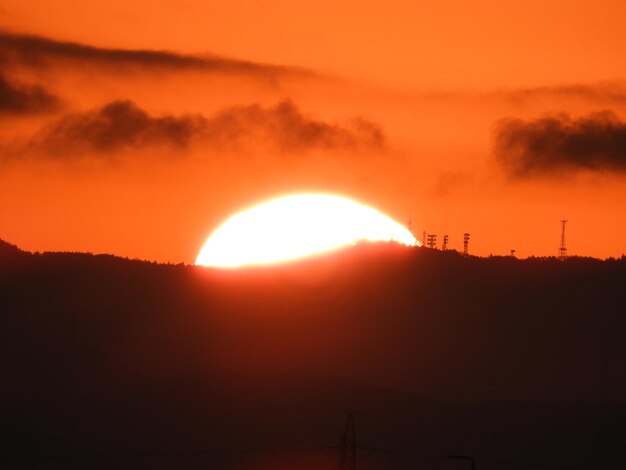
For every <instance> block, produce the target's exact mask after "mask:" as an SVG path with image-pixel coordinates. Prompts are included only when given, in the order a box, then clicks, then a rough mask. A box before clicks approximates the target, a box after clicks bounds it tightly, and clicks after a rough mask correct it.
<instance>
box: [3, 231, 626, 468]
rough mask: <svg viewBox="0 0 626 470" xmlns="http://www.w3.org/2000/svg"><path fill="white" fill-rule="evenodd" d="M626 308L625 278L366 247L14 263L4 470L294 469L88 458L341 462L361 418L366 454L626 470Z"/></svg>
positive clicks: (581, 266)
mask: <svg viewBox="0 0 626 470" xmlns="http://www.w3.org/2000/svg"><path fill="white" fill-rule="evenodd" d="M624 286H626V260H625V259H624V258H621V259H618V260H607V261H600V260H595V259H587V258H570V259H568V260H566V261H559V260H557V259H553V258H550V259H526V260H517V259H514V258H511V257H501V258H474V257H469V258H464V257H462V256H460V255H459V254H457V253H456V252H440V251H433V250H428V249H417V248H405V247H399V246H396V245H388V244H374V245H360V246H356V247H353V248H349V249H346V250H343V251H340V252H336V253H332V254H329V255H326V256H323V257H320V258H316V259H311V260H307V261H301V262H298V263H293V264H287V265H282V266H275V267H273V268H271V269H267V268H253V269H241V270H212V269H206V268H199V267H195V266H183V265H159V264H155V263H147V262H141V261H133V260H125V259H120V258H116V257H112V256H93V255H89V254H74V253H45V254H30V253H26V252H21V251H19V250H18V249H17V248H16V247H14V246H11V245H8V244H5V243H3V242H2V243H0V312H1V322H2V330H1V331H2V333H1V334H2V337H1V338H0V340H1V341H2V350H3V351H2V361H3V364H2V365H3V368H2V371H3V372H2V375H3V380H2V383H3V400H2V402H3V404H2V407H3V410H2V415H3V417H4V420H5V424H6V425H5V426H4V431H3V434H4V436H3V458H4V460H5V463H6V464H7V465H9V467H7V468H44V467H50V466H58V467H59V468H65V467H66V466H67V465H68V462H69V463H71V464H73V465H78V466H83V467H84V468H137V467H143V466H147V467H151V468H159V467H161V468H185V467H188V468H207V467H213V468H221V467H223V468H226V467H230V466H233V465H240V464H241V465H244V467H243V468H257V466H258V465H261V464H262V465H265V467H263V466H261V467H259V468H282V467H281V465H283V466H284V467H285V468H292V467H293V465H294V463H293V461H281V462H282V463H277V461H275V460H272V459H270V460H267V459H264V458H260V457H254V456H245V457H242V456H224V455H221V456H216V455H213V456H208V457H207V456H196V458H195V459H194V458H193V457H189V456H188V457H184V458H183V457H181V456H179V457H176V458H175V457H171V458H165V457H162V458H157V457H154V458H153V459H152V460H149V461H145V460H144V461H138V460H132V459H131V460H128V458H126V457H119V458H118V459H117V460H115V459H114V460H111V459H112V458H113V457H109V458H108V459H107V458H104V457H102V458H100V459H99V460H98V459H95V460H94V459H92V460H89V461H88V462H85V461H84V460H81V459H82V457H80V455H86V454H93V455H99V454H107V453H116V452H117V453H118V454H120V453H122V454H123V453H124V452H126V453H129V454H132V453H133V452H139V451H147V450H153V451H156V450H168V451H172V450H185V449H187V450H189V449H233V448H250V447H255V448H256V447H274V448H275V447H303V446H305V447H306V446H319V445H333V444H337V443H338V438H339V435H340V433H341V428H342V419H343V418H342V415H341V412H342V411H345V410H348V409H350V410H352V409H356V410H358V411H359V412H360V415H358V418H357V427H358V431H359V439H360V441H361V442H363V443H367V444H370V445H373V446H381V447H385V446H386V447H396V448H397V447H403V448H412V449H421V450H424V451H430V452H436V453H442V452H451V453H470V454H474V455H479V454H480V455H483V456H491V457H494V458H496V457H497V458H502V459H504V460H507V459H508V460H517V461H540V462H546V461H548V462H552V463H554V464H560V465H563V464H567V465H570V466H575V467H578V468H585V467H586V466H589V465H592V466H598V465H599V466H602V465H609V466H611V465H613V467H615V466H616V465H617V464H618V463H619V462H624V461H626V456H625V455H624V451H623V442H625V441H626V440H625V437H626V431H625V429H626V427H625V426H624V425H625V424H626V419H625V418H626V411H625V410H626V374H625V373H624V364H626V341H624V340H625V339H626V338H625V333H624V332H625V331H626V316H625V313H624V311H625V310H626V309H625V308H624V305H625V302H624V301H625V300H626V291H625V289H624ZM77 454H80V455H79V456H78V457H77V456H76V455H77ZM37 455H39V456H42V459H41V460H36V459H35V460H33V457H34V456H37ZM51 455H56V456H57V460H54V459H53V460H50V459H49V458H48V457H49V456H51ZM72 455H73V456H74V457H75V458H74V459H71V458H69V457H68V456H72ZM9 457H10V459H9ZM18 457H20V458H18ZM21 457H28V458H24V459H22V458H21ZM43 457H45V458H43ZM327 457H328V459H329V460H328V462H331V463H329V465H330V467H329V468H335V467H334V465H335V459H334V456H332V455H331V456H327ZM379 457H380V458H379ZM68 458H69V460H68ZM85 458H86V457H85ZM138 458H139V457H136V459H138ZM144 458H147V457H144ZM303 458H304V457H303ZM390 458H391V457H390ZM29 459H30V460H29ZM181 459H183V460H182V461H181ZM185 459H187V460H185ZM220 459H221V460H220ZM364 459H365V460H364V461H363V468H415V461H411V460H410V459H409V460H407V461H406V462H405V464H406V466H405V467H403V466H402V465H404V464H402V465H401V464H400V463H398V462H397V461H396V462H394V463H390V460H385V459H384V458H382V457H381V456H378V457H376V458H374V457H371V458H365V457H364ZM305 460H306V459H305ZM303 461H304V460H303ZM181 462H182V463H181ZM324 462H326V461H324ZM319 465H325V463H319V462H318V467H316V468H320V467H319ZM368 465H369V467H368ZM433 465H434V464H433ZM438 465H440V466H439V467H433V468H448V467H442V466H441V464H438ZM422 467H423V468H429V467H428V466H426V464H425V463H423V462H422ZM321 468H326V467H323V466H322V467H321ZM449 468H458V467H455V466H451V467H449ZM484 468H513V467H507V466H506V465H504V464H502V465H500V466H498V465H496V464H492V466H491V467H484Z"/></svg>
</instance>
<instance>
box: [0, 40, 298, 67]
mask: <svg viewBox="0 0 626 470" xmlns="http://www.w3.org/2000/svg"><path fill="white" fill-rule="evenodd" d="M0 60H1V61H2V62H3V63H5V65H9V64H13V65H21V66H28V67H32V68H42V67H49V66H54V65H58V63H59V61H72V62H76V63H80V64H81V65H85V64H92V65H93V64H95V65H101V66H109V67H110V66H122V65H124V66H138V67H151V68H162V69H172V70H202V71H207V72H218V73H230V74H243V75H251V76H259V77H267V78H272V77H276V76H278V75H282V74H303V75H304V74H310V72H306V71H304V70H303V69H298V68H290V67H280V66H276V65H269V64H260V63H254V62H248V61H243V60H235V59H228V58H223V57H217V56H208V57H204V56H202V57H201V56H193V55H185V54H177V53H174V52H168V51H158V50H128V49H109V48H100V47H95V46H91V45H86V44H80V43H76V42H65V41H57V40H54V39H50V38H45V37H41V36H33V35H25V34H14V33H9V32H2V31H0Z"/></svg>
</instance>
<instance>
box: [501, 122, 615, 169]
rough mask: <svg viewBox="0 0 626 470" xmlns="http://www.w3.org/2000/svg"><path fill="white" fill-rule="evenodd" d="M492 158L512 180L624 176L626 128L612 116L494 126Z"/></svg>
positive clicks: (504, 123) (502, 123)
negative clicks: (581, 173) (588, 173)
mask: <svg viewBox="0 0 626 470" xmlns="http://www.w3.org/2000/svg"><path fill="white" fill-rule="evenodd" d="M495 156H496V158H497V160H498V162H499V163H500V164H501V165H502V166H503V167H504V169H505V170H506V171H507V173H508V174H509V175H510V176H511V177H514V178H530V177H532V176H537V175H556V174H562V173H566V172H572V171H576V170H594V171H617V172H624V171H626V123H625V122H624V121H621V120H620V119H619V118H618V116H617V115H616V114H615V113H613V112H611V111H603V112H597V113H592V114H589V115H586V116H583V117H580V118H577V119H574V118H572V117H570V116H569V115H568V114H559V115H555V116H546V117H543V118H540V119H536V120H533V121H523V120H521V119H504V120H501V121H500V122H498V123H497V125H496V134H495Z"/></svg>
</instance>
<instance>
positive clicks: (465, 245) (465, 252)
mask: <svg viewBox="0 0 626 470" xmlns="http://www.w3.org/2000/svg"><path fill="white" fill-rule="evenodd" d="M469 239H470V234H469V233H464V234H463V256H467V255H468V254H469V253H468V250H467V249H468V247H469Z"/></svg>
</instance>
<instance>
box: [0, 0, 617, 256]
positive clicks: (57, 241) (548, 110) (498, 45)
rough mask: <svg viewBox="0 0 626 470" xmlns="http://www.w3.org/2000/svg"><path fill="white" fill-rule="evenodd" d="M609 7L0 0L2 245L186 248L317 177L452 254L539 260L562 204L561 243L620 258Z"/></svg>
mask: <svg viewBox="0 0 626 470" xmlns="http://www.w3.org/2000/svg"><path fill="white" fill-rule="evenodd" d="M444 3H445V5H444ZM624 19H626V4H624V2H620V1H614V2H609V1H605V2H592V1H568V2H549V1H548V2H546V1H544V2H524V3H523V4H517V5H515V7H513V6H512V4H510V3H507V2H499V1H477V2H438V3H432V2H430V3H429V4H426V3H425V2H424V3H421V2H390V1H386V2H348V1H345V2H327V3H320V2H308V1H307V2H288V1H274V2H252V1H248V2H233V1H228V2H221V1H215V2H203V1H199V0H186V1H181V2H176V3H175V4H172V3H171V2H166V1H153V2H131V1H127V0H126V1H117V0H116V1H108V2H97V3H96V2H70V1H60V0H59V1H40V2H37V4H36V5H34V4H33V3H32V2H31V3H29V2H23V1H17V0H13V1H4V2H3V3H2V6H1V7H0V28H2V30H3V32H2V35H1V36H2V37H0V59H1V60H0V64H2V68H1V69H0V73H1V74H2V77H3V79H4V81H5V82H6V83H5V85H1V86H0V100H4V103H2V101H0V121H1V122H2V125H1V126H0V238H2V239H5V240H8V241H10V242H12V243H16V244H18V245H20V246H21V247H23V248H25V249H29V250H40V251H43V250H69V251H90V252H97V253H101V252H105V253H114V254H117V255H121V256H128V257H138V258H144V259H150V260H156V261H171V262H181V261H182V262H193V260H194V259H195V256H196V254H197V252H198V250H199V248H200V246H201V245H202V242H203V240H204V239H205V238H206V237H207V235H208V234H209V233H210V232H211V231H212V230H213V229H214V228H215V227H216V226H217V225H218V224H219V223H220V222H221V221H222V220H223V219H224V218H225V217H227V216H228V215H229V214H231V213H232V212H233V211H236V210H238V209H240V208H241V207H242V206H248V205H250V204H251V203H254V202H256V201H258V200H260V199H266V198H268V197H271V196H274V195H281V194H285V193H289V192H295V191H304V190H323V191H330V192H336V193H339V194H343V195H346V196H350V197H354V198H356V199H358V200H360V201H362V202H365V203H368V204H371V205H372V206H375V207H376V208H378V209H380V210H382V211H384V212H386V213H387V214H389V215H390V216H392V217H394V218H396V219H397V220H399V221H401V222H405V221H406V220H407V219H408V218H409V217H411V218H412V220H413V223H414V225H415V227H416V232H417V233H418V238H421V237H420V234H421V232H422V230H426V231H428V232H432V233H438V234H439V236H440V237H441V236H442V235H443V234H444V233H445V234H448V235H449V236H450V245H451V247H452V248H457V249H460V248H461V246H462V234H463V232H470V233H471V234H472V241H471V244H470V251H471V252H473V253H475V254H478V255H489V254H508V253H509V251H510V250H511V249H513V248H514V249H516V250H517V254H518V255H519V256H530V255H537V256H544V255H555V254H556V253H557V252H558V243H559V237H560V223H559V221H560V220H561V219H562V218H567V219H568V220H569V223H568V224H569V225H568V245H569V250H570V253H572V254H579V255H585V256H586V255H589V256H597V257H608V256H620V255H622V254H623V253H624V252H625V251H626V250H625V249H624V240H626V219H625V217H624V210H623V207H624V202H625V201H626V187H625V185H624V178H625V176H626V148H624V146H625V144H624V143H623V142H624V140H620V139H625V138H626V137H624V136H626V123H625V120H626V113H625V112H624V105H625V104H626V62H625V61H624V60H623V45H624V44H626V28H624V27H623V24H624ZM24 35H27V36H24ZM28 35H36V36H37V38H36V40H32V41H31V39H32V37H31V36H28ZM25 37H26V39H24V38H25ZM58 41H69V42H71V43H72V44H71V45H69V46H68V45H60V43H59V42H58ZM118 49H123V50H133V49H142V50H145V51H147V52H146V53H125V52H124V51H119V50H118ZM155 50H157V51H161V50H166V51H171V52H172V54H165V55H159V54H157V55H154V54H152V52H151V51H155ZM198 55H200V56H202V57H205V58H206V57H207V56H208V55H215V56H216V57H217V58H215V56H211V57H212V59H211V60H212V61H207V60H205V59H201V60H199V61H198V60H196V58H197V56H198ZM275 66H278V68H277V67H275ZM3 86H4V89H3V88H2V87H3ZM35 86H38V87H39V88H38V89H37V90H38V91H37V90H35V89H34V88H33V87H35ZM111 103H117V105H115V106H112V107H108V108H107V105H110V104H111ZM281 103H282V104H281ZM601 111H611V112H612V113H613V114H612V115H611V116H610V118H606V115H602V116H604V117H602V116H600V115H598V114H597V113H598V112H601ZM107 113H108V114H107ZM563 113H566V114H567V115H568V117H565V116H564V114H563ZM594 113H596V114H594ZM546 116H551V117H552V119H553V121H549V122H547V121H545V120H542V119H544V118H545V117H546ZM506 118H513V119H519V120H521V121H502V119H506ZM503 123H505V124H506V123H509V124H508V126H509V127H506V126H505V124H503ZM555 123H556V126H557V132H555V131H554V126H552V127H550V125H552V124H555ZM549 124H550V125H549ZM129 129H130V130H129ZM311 129H314V130H315V132H314V133H311ZM506 129H508V130H509V131H510V132H509V133H508V134H507V133H506V132H505V130H506ZM379 137H380V138H379Z"/></svg>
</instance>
